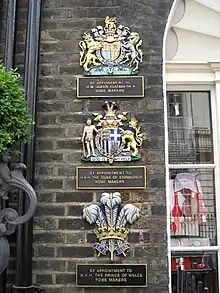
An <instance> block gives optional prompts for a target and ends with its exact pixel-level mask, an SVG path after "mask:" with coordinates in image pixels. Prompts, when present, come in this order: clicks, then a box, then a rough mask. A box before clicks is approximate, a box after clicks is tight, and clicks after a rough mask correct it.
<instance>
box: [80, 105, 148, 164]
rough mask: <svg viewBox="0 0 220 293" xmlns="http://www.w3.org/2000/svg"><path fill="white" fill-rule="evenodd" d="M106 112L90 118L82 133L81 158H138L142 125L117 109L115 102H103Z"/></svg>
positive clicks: (141, 140) (106, 159)
mask: <svg viewBox="0 0 220 293" xmlns="http://www.w3.org/2000/svg"><path fill="white" fill-rule="evenodd" d="M103 109H104V113H105V114H104V115H102V114H98V113H95V114H93V115H94V118H93V121H92V119H88V120H87V125H86V126H85V127H84V130H83V135H82V139H81V140H82V145H83V155H82V161H88V162H109V163H110V164H112V163H113V162H114V161H119V162H123V161H138V160H140V158H141V155H140V153H139V149H138V148H139V147H140V146H141V145H142V143H143V135H142V133H141V127H140V126H139V123H138V121H137V119H136V118H135V117H132V118H130V119H129V118H128V117H127V114H128V113H127V112H123V113H117V109H118V106H117V105H116V103H115V102H111V101H109V102H108V101H107V102H105V104H104V105H103Z"/></svg>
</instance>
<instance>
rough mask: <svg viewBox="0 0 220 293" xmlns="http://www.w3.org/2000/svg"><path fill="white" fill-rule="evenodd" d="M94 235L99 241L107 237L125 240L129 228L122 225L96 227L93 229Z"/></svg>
mask: <svg viewBox="0 0 220 293" xmlns="http://www.w3.org/2000/svg"><path fill="white" fill-rule="evenodd" d="M94 232H95V234H96V237H97V239H98V240H99V241H104V240H108V239H117V240H121V241H125V240H126V238H127V235H128V233H129V229H127V228H122V227H113V226H108V227H102V228H98V229H96V230H95V231H94Z"/></svg>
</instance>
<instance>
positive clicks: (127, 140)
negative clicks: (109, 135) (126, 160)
mask: <svg viewBox="0 0 220 293" xmlns="http://www.w3.org/2000/svg"><path fill="white" fill-rule="evenodd" d="M140 129H141V127H140V126H138V121H137V120H136V119H135V118H131V121H130V122H129V126H128V128H127V129H126V130H125V131H124V133H123V136H122V145H124V151H130V150H131V149H133V154H132V156H133V157H135V156H137V154H138V147H140V146H141V145H142V143H143V138H142V134H141V133H140Z"/></svg>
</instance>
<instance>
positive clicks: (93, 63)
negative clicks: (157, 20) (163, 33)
mask: <svg viewBox="0 0 220 293" xmlns="http://www.w3.org/2000/svg"><path fill="white" fill-rule="evenodd" d="M141 45H142V40H141V37H140V35H139V33H137V32H132V31H130V29H129V27H127V26H125V25H119V26H117V25H116V18H115V17H109V16H107V17H106V18H105V25H104V27H103V26H101V25H98V26H97V27H95V28H93V29H92V30H91V32H90V33H84V35H83V40H82V41H80V42H79V46H80V48H81V52H80V66H82V67H83V69H84V74H85V75H135V74H137V72H138V68H139V64H140V63H141V62H142V61H143V53H142V50H141V48H140V47H141Z"/></svg>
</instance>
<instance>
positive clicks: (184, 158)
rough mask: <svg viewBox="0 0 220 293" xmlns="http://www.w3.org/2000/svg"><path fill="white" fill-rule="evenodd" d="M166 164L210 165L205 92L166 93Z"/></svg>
mask: <svg viewBox="0 0 220 293" xmlns="http://www.w3.org/2000/svg"><path fill="white" fill-rule="evenodd" d="M167 96H168V134H169V162H170V164H178V163H182V164H186V163H188V164H196V163H213V137H212V125H211V106H210V97H209V93H208V92H168V94H167Z"/></svg>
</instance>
